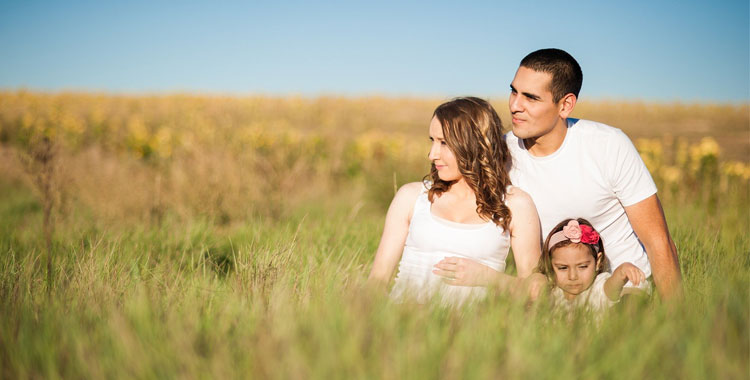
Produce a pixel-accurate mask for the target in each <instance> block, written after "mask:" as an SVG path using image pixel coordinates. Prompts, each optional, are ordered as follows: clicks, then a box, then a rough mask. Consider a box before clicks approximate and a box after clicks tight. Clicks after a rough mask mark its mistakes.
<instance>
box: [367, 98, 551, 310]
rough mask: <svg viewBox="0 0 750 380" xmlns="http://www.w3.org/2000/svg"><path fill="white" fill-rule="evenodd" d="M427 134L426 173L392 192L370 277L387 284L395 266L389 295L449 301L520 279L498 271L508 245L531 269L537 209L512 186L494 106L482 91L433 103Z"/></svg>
mask: <svg viewBox="0 0 750 380" xmlns="http://www.w3.org/2000/svg"><path fill="white" fill-rule="evenodd" d="M429 135H430V140H432V148H431V149H430V153H429V159H430V161H432V168H431V170H430V174H429V175H428V177H429V180H428V181H425V182H414V183H409V184H406V185H404V186H403V187H401V189H399V191H398V192H397V193H396V196H395V197H394V198H393V202H391V206H390V208H389V209H388V214H387V215H386V220H385V227H384V228H383V236H382V238H381V240H380V245H379V246H378V251H377V253H376V255H375V261H374V263H373V266H372V271H371V272H370V277H369V281H370V282H371V283H376V284H379V285H382V286H387V285H388V284H389V283H390V281H391V278H392V277H393V273H394V271H395V270H396V267H398V274H397V275H396V279H395V284H394V286H393V289H392V291H391V297H393V298H395V299H403V298H412V299H415V300H416V301H417V302H427V301H428V300H429V299H430V298H432V297H433V296H435V295H439V296H440V297H441V298H442V301H443V302H444V303H449V304H454V305H455V304H462V303H464V302H465V301H467V300H471V299H476V298H479V297H481V296H483V295H484V293H485V287H487V286H490V285H496V286H499V287H501V288H514V287H516V286H517V285H520V280H519V279H518V278H515V277H511V276H509V275H505V274H504V273H503V271H504V270H505V259H506V257H507V255H508V249H509V248H510V247H512V248H513V254H514V258H515V262H516V268H517V271H518V276H519V278H523V277H526V276H528V275H530V274H531V272H532V270H533V268H534V267H535V266H536V264H537V261H538V259H539V255H540V244H539V235H540V234H541V232H540V227H539V217H538V216H537V212H536V208H535V207H534V203H533V202H532V201H531V198H530V197H529V196H528V195H527V194H526V193H524V192H523V191H521V190H520V189H517V188H514V187H512V186H510V178H509V176H508V168H509V166H510V163H511V157H510V154H509V151H508V147H507V145H506V144H505V140H504V138H503V131H502V124H501V122H500V118H499V117H498V115H497V113H496V112H495V110H494V109H493V108H492V106H491V105H490V104H489V103H488V102H486V101H484V100H482V99H478V98H457V99H454V100H452V101H450V102H447V103H444V104H442V105H440V106H439V107H438V108H437V109H436V110H435V113H434V114H433V118H432V121H431V123H430V127H429ZM476 263H481V264H483V265H478V264H476Z"/></svg>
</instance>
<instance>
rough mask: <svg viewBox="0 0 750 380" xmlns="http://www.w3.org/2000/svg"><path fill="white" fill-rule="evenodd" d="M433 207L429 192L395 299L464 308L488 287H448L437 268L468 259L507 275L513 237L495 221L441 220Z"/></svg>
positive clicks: (418, 207)
mask: <svg viewBox="0 0 750 380" xmlns="http://www.w3.org/2000/svg"><path fill="white" fill-rule="evenodd" d="M425 186H426V187H427V186H429V184H426V185H425ZM431 206H432V204H431V203H430V201H429V199H428V198H427V188H425V190H423V191H422V193H420V194H419V196H418V197H417V200H416V203H415V204H414V211H413V214H412V217H411V222H410V223H409V235H408V236H407V237H406V245H405V246H404V252H403V255H402V256H401V262H400V263H399V265H398V274H397V275H396V281H395V284H394V286H393V289H392V290H391V298H393V299H395V300H403V299H404V298H408V299H412V300H415V301H417V302H420V303H425V302H427V301H428V300H429V299H430V298H432V297H433V296H437V297H440V301H441V302H442V303H443V304H449V305H461V304H463V303H464V302H466V301H470V300H475V299H478V298H481V297H484V296H485V294H486V289H485V288H484V287H470V286H456V285H449V284H446V283H444V282H443V281H442V278H441V277H440V276H437V275H435V274H433V273H432V271H433V269H435V268H433V266H434V265H435V264H437V263H438V262H439V261H440V260H442V259H444V258H446V257H464V258H468V259H472V260H475V261H478V262H480V263H482V264H484V265H487V266H489V267H491V268H492V269H495V270H497V271H500V272H503V271H505V258H506V257H507V256H508V250H509V248H510V234H509V233H508V231H505V230H504V229H503V228H502V227H500V226H498V225H496V224H495V223H494V222H492V221H490V222H487V223H483V224H464V223H456V222H452V221H449V220H445V219H442V218H439V217H437V216H435V215H433V214H432V212H431Z"/></svg>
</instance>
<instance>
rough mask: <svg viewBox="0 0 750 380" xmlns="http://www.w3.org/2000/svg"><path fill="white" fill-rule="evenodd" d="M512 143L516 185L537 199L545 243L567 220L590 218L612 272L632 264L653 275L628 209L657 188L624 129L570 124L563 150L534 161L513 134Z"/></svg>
mask: <svg viewBox="0 0 750 380" xmlns="http://www.w3.org/2000/svg"><path fill="white" fill-rule="evenodd" d="M506 141H507V143H508V148H509V149H510V151H511V154H512V156H513V167H512V168H511V171H510V178H511V181H512V182H513V185H515V186H518V187H520V188H521V189H522V190H524V191H526V192H527V193H529V195H531V198H532V199H533V200H534V203H535V204H536V208H537V210H538V212H539V218H540V220H541V222H542V233H543V237H544V238H546V237H547V235H548V234H549V231H550V230H551V229H552V228H553V227H555V226H556V225H557V224H558V223H560V222H561V221H563V220H564V219H567V218H584V219H586V220H588V221H589V222H591V224H592V225H593V226H594V228H596V230H597V231H599V233H600V235H601V237H602V240H603V241H604V251H605V253H606V255H607V257H608V259H609V262H610V270H615V268H617V267H618V266H620V264H622V263H625V262H629V263H632V264H633V265H635V266H637V267H638V268H640V269H641V270H642V271H643V273H644V274H645V275H646V277H649V276H651V266H650V265H649V262H648V257H647V256H646V251H645V249H644V248H643V245H641V242H640V241H639V240H638V237H637V236H636V235H635V232H633V227H632V226H631V225H630V221H629V220H628V217H627V215H626V214H625V209H624V207H626V206H630V205H633V204H636V203H638V202H640V201H642V200H644V199H646V198H648V197H650V196H651V195H653V194H655V193H656V185H655V184H654V181H653V179H652V178H651V174H649V172H648V169H646V165H644V163H643V160H642V159H641V157H640V156H639V155H638V151H636V149H635V147H634V146H633V143H632V142H631V141H630V139H629V138H628V137H627V136H626V135H625V134H624V133H623V132H622V131H621V130H619V129H617V128H613V127H610V126H608V125H605V124H601V123H596V122H593V121H588V120H578V119H568V130H567V133H566V135H565V140H564V141H563V143H562V145H561V146H560V148H559V149H558V150H557V151H556V152H555V153H552V154H551V155H548V156H544V157H535V156H532V155H531V154H530V153H529V152H528V151H527V150H526V147H525V146H524V144H523V140H521V139H519V138H518V137H516V136H515V135H514V134H513V132H509V133H508V134H507V135H506ZM629 285H630V284H629Z"/></svg>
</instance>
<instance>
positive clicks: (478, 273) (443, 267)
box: [432, 257, 500, 286]
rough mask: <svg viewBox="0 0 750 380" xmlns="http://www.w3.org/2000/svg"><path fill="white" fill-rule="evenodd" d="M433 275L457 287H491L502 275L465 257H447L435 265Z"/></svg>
mask: <svg viewBox="0 0 750 380" xmlns="http://www.w3.org/2000/svg"><path fill="white" fill-rule="evenodd" d="M433 268H435V269H433V270H432V273H434V274H436V275H438V276H440V277H442V278H443V282H445V283H446V284H449V285H456V286H489V285H490V284H492V283H493V282H494V281H495V279H496V278H497V275H498V274H499V273H500V272H498V271H496V270H494V269H492V268H490V267H488V266H486V265H484V264H481V263H479V262H476V261H474V260H471V259H465V258H463V257H446V258H444V259H443V260H440V262H439V263H437V264H435V266H434V267H433Z"/></svg>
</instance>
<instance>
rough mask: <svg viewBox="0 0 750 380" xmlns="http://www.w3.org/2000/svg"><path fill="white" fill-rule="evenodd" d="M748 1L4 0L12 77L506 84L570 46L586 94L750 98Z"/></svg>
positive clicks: (269, 85)
mask: <svg viewBox="0 0 750 380" xmlns="http://www.w3.org/2000/svg"><path fill="white" fill-rule="evenodd" d="M749 19H750V9H749V6H748V0H740V1H734V0H730V1H690V0H687V1H686V0H683V1H672V0H667V1H640V0H638V1H616V2H612V1H593V0H592V1H589V0H583V1H559V0H558V1H531V0H529V1H513V2H502V1H480V2H471V3H467V4H461V3H460V2H457V1H447V2H441V1H425V2H408V4H407V2H403V4H402V2H398V1H393V2H391V1H334V2H303V1H293V2H281V1H274V2H272V1H262V2H255V1H248V2H240V1H215V2H189V1H164V2H162V1H117V2H106V1H76V0H73V1H64V2H63V1H60V2H54V1H44V2H41V1H34V0H31V1H13V2H8V1H3V2H1V3H0V88H4V89H16V88H29V89H36V90H53V91H57V90H68V89H70V90H86V91H107V92H127V93H133V92H136V93H144V92H159V93H162V92H175V91H180V92H183V91H188V92H209V93H233V94H255V93H260V94H278V95H286V94H301V95H318V94H342V95H372V94H383V95H412V96H423V95H427V96H456V95H477V96H485V97H487V96H490V97H499V96H507V93H508V84H509V83H510V81H511V80H512V78H513V74H514V73H515V70H516V68H517V65H518V62H519V61H520V60H521V58H523V56H524V55H526V54H527V53H529V52H531V51H533V50H536V49H538V48H544V47H559V48H562V49H565V50H567V51H568V52H569V53H571V54H572V55H573V56H574V57H576V59H578V61H579V62H580V64H581V66H582V67H583V72H584V84H583V90H582V92H581V96H582V97H587V98H602V97H607V98H614V99H623V98H624V99H644V100H659V101H674V100H679V101H686V102H693V101H718V102H727V101H728V102H741V103H745V102H748V101H749V100H750V41H749V40H750V26H748V22H749V21H748V20H749Z"/></svg>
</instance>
